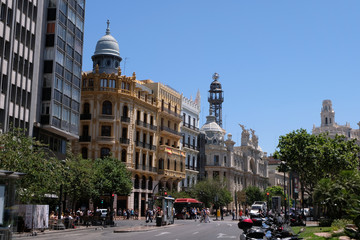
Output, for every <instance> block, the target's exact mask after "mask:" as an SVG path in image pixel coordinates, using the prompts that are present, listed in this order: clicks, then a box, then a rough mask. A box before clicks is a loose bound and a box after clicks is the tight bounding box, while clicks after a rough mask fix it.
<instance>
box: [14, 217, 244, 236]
mask: <svg viewBox="0 0 360 240" xmlns="http://www.w3.org/2000/svg"><path fill="white" fill-rule="evenodd" d="M114 230H117V228H116V227H108V228H101V227H100V228H97V229H85V230H79V231H71V232H63V233H61V232H54V233H48V234H43V235H40V234H39V235H37V236H32V237H30V236H29V237H20V238H16V239H24V240H25V239H39V240H42V239H50V240H51V239H53V240H56V239H77V240H85V239H86V240H101V239H109V240H112V239H121V240H128V239H129V240H130V239H131V240H133V239H141V240H154V239H156V240H192V239H196V240H211V239H239V236H240V233H241V230H240V229H239V228H238V227H237V221H232V220H230V219H226V220H224V221H211V222H210V223H199V222H198V221H197V222H195V221H194V220H176V221H175V224H174V225H168V226H166V227H153V228H151V230H148V231H140V232H138V231H133V232H120V233H115V232H114Z"/></svg>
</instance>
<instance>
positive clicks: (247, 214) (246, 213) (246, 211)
mask: <svg viewBox="0 0 360 240" xmlns="http://www.w3.org/2000/svg"><path fill="white" fill-rule="evenodd" d="M245 216H246V217H248V216H249V211H248V209H247V208H245Z"/></svg>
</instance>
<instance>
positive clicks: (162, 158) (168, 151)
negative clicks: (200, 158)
mask: <svg viewBox="0 0 360 240" xmlns="http://www.w3.org/2000/svg"><path fill="white" fill-rule="evenodd" d="M92 60H93V70H92V71H90V72H85V73H83V76H82V92H81V115H80V138H79V141H78V142H74V145H75V146H74V149H75V150H76V151H78V152H81V154H82V156H83V158H91V159H95V158H102V157H105V156H108V155H110V154H111V155H112V156H113V157H115V158H118V159H121V161H122V162H123V163H124V164H125V165H126V166H127V168H128V170H130V171H131V173H132V181H133V190H132V192H131V194H130V196H122V195H121V193H117V194H118V195H116V197H115V200H116V201H115V204H114V207H117V208H122V209H124V208H133V209H138V210H139V212H140V214H141V215H142V216H144V215H145V209H146V207H147V206H146V202H147V201H148V200H149V199H151V198H152V196H153V193H155V192H157V191H158V189H159V188H161V187H165V186H166V187H167V189H169V190H171V189H177V188H178V187H177V186H178V184H179V182H180V181H181V180H182V179H183V178H185V154H184V152H183V151H181V150H180V149H179V146H180V138H181V135H180V132H179V129H180V123H181V116H180V109H181V95H180V94H179V93H177V92H176V91H174V90H173V89H171V88H170V87H167V86H165V85H163V84H161V83H154V82H153V81H151V80H143V81H140V80H137V79H136V75H135V73H133V75H132V76H130V77H128V76H125V75H121V70H120V67H119V65H120V62H121V57H120V53H119V45H118V43H117V41H116V40H115V38H114V37H112V36H111V35H110V29H109V24H108V28H107V30H106V35H105V36H103V37H102V38H100V40H99V41H98V42H97V45H96V49H95V53H94V55H93V56H92Z"/></svg>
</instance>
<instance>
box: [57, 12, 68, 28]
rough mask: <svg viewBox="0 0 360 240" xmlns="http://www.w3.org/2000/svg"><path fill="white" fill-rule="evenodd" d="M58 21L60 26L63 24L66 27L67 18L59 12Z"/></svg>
mask: <svg viewBox="0 0 360 240" xmlns="http://www.w3.org/2000/svg"><path fill="white" fill-rule="evenodd" d="M59 20H60V22H61V23H62V24H64V26H66V20H67V17H66V16H65V15H64V14H63V13H62V12H59Z"/></svg>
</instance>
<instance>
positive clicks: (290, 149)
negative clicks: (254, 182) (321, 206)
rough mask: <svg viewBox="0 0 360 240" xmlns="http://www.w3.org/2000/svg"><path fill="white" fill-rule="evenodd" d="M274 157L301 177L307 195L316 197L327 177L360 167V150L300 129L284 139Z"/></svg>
mask: <svg viewBox="0 0 360 240" xmlns="http://www.w3.org/2000/svg"><path fill="white" fill-rule="evenodd" d="M277 147H278V151H276V152H275V154H274V157H275V158H278V159H280V160H281V161H283V162H284V163H285V164H286V166H287V167H288V168H289V169H290V170H291V171H293V172H296V173H297V174H298V176H299V181H300V183H301V185H302V186H304V189H305V192H307V193H308V194H309V195H310V196H311V195H312V193H313V191H314V188H315V186H316V184H317V183H318V182H319V181H320V179H322V178H324V177H328V178H333V177H335V176H336V175H337V174H339V172H340V171H341V170H351V169H354V168H356V166H357V164H358V158H357V156H358V153H359V146H357V145H356V143H355V140H348V141H346V140H345V137H344V136H339V135H336V136H335V137H334V138H330V137H328V135H326V134H321V135H318V136H316V135H311V134H309V133H307V131H306V130H304V129H298V130H296V131H293V132H291V133H288V134H287V135H285V136H280V138H279V144H278V146H277Z"/></svg>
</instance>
